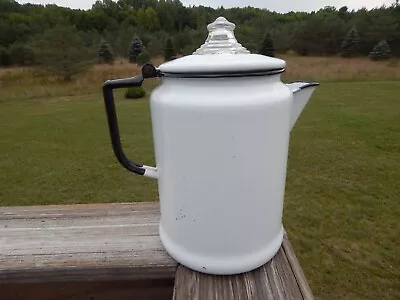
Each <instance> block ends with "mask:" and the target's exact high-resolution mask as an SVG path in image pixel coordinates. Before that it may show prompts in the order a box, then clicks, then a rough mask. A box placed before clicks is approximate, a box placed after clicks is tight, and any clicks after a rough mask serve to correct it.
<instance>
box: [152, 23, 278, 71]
mask: <svg viewBox="0 0 400 300" xmlns="http://www.w3.org/2000/svg"><path fill="white" fill-rule="evenodd" d="M235 27H236V26H235V24H233V23H231V22H229V21H228V20H226V19H225V18H223V17H219V18H218V19H217V20H215V22H213V23H211V24H209V25H208V27H207V28H208V31H209V33H208V37H207V40H206V41H205V43H204V44H203V45H202V46H201V47H200V48H199V49H197V50H196V51H195V52H194V53H193V55H188V56H185V57H182V58H179V59H176V60H173V61H170V62H167V63H164V64H162V65H161V66H160V67H159V69H160V70H161V72H164V73H188V72H191V73H204V72H207V73H215V72H248V71H260V70H263V71H264V70H273V69H281V68H284V67H285V61H283V60H281V59H278V58H273V57H268V56H263V55H258V54H249V53H250V52H249V51H248V50H247V49H246V48H244V47H243V46H242V45H241V44H240V43H239V42H238V41H237V40H236V38H235V34H234V30H235Z"/></svg>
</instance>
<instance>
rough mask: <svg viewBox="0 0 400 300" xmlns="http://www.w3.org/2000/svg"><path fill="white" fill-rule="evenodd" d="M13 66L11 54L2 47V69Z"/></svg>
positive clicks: (0, 55)
mask: <svg viewBox="0 0 400 300" xmlns="http://www.w3.org/2000/svg"><path fill="white" fill-rule="evenodd" d="M9 65H11V58H10V53H8V51H7V49H6V48H4V47H1V46H0V67H7V66H9Z"/></svg>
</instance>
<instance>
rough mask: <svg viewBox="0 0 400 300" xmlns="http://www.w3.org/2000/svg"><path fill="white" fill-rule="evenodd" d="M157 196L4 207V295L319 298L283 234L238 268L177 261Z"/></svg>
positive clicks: (0, 267) (40, 298) (0, 244)
mask: <svg viewBox="0 0 400 300" xmlns="http://www.w3.org/2000/svg"><path fill="white" fill-rule="evenodd" d="M159 217H160V212H159V206H158V203H138V204H93V205H67V206H34V207H3V208H0V299H2V300H3V299H4V300H56V299H57V300H67V299H68V300H125V299H130V300H131V299H154V300H158V299H176V300H194V299H196V300H203V299H204V300H205V299H206V300H212V299H221V300H224V299H254V300H256V299H285V300H286V299H294V300H297V299H307V300H308V299H314V298H313V295H312V293H311V290H310V287H309V285H308V284H307V281H306V279H305V277H304V274H303V272H302V270H301V267H300V265H299V262H298V261H297V259H296V256H295V254H294V252H293V249H292V247H291V245H290V242H289V240H288V239H287V237H286V235H285V238H284V242H283V244H282V247H281V249H280V250H279V252H278V253H277V255H276V256H275V257H274V258H273V259H272V260H271V261H269V262H268V263H267V264H265V265H264V266H262V267H261V268H258V269H257V270H254V271H252V272H248V273H244V274H240V275H234V276H212V275H206V274H202V273H198V272H195V271H192V270H189V269H187V268H185V267H183V266H181V265H178V264H177V263H176V262H175V261H174V260H173V259H172V258H171V257H170V256H169V255H168V254H167V253H166V252H165V251H164V249H163V247H162V245H161V242H160V239H159V236H158V223H159Z"/></svg>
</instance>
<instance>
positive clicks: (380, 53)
mask: <svg viewBox="0 0 400 300" xmlns="http://www.w3.org/2000/svg"><path fill="white" fill-rule="evenodd" d="M369 57H370V58H371V59H372V60H385V59H389V58H391V57H392V51H391V49H390V46H389V44H388V43H387V41H386V40H381V41H380V42H379V43H378V44H376V45H375V47H374V49H372V51H371V52H370V53H369Z"/></svg>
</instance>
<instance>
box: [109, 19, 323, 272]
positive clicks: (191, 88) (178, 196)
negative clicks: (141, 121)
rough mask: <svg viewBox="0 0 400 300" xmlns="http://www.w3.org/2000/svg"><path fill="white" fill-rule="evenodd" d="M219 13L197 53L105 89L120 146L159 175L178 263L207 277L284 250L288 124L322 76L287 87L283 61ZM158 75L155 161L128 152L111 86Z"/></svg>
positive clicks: (128, 164) (163, 225)
mask: <svg viewBox="0 0 400 300" xmlns="http://www.w3.org/2000/svg"><path fill="white" fill-rule="evenodd" d="M234 29H235V25H234V24H232V23H230V22H228V21H227V20H226V19H225V18H223V17H220V18H218V19H217V20H216V21H215V22H214V23H212V24H210V25H208V30H209V36H208V38H207V41H206V42H205V44H204V45H202V46H201V47H200V48H199V49H198V50H197V51H196V52H195V53H193V54H192V55H188V56H185V57H182V58H179V59H176V60H173V61H170V62H167V63H164V64H162V65H161V66H159V68H158V69H156V68H155V67H153V66H152V65H150V64H147V65H145V66H144V67H143V68H142V75H140V76H137V77H133V78H126V79H116V80H109V81H106V82H105V84H104V87H103V93H104V99H105V105H106V111H107V117H108V124H109V129H110V134H111V140H112V145H113V149H114V153H115V155H116V157H117V159H118V161H119V162H120V163H121V164H122V165H123V166H124V167H125V168H126V169H128V170H130V171H132V172H134V173H136V174H139V175H143V176H147V177H152V178H156V179H157V180H158V189H159V198H160V207H161V221H160V228H159V233H160V238H161V241H162V244H163V246H164V247H165V249H166V251H167V252H168V253H169V254H170V255H171V256H172V257H173V258H174V259H176V260H177V261H178V262H179V263H181V264H183V265H185V266H187V267H189V268H191V269H194V270H197V271H200V272H203V273H209V274H237V273H242V272H246V271H250V270H253V269H255V268H257V267H259V266H261V265H263V264H264V263H266V262H267V261H268V260H270V259H271V258H272V257H273V256H274V255H275V254H276V252H277V251H278V249H279V248H280V246H281V243H282V239H283V226H282V212H283V200H284V190H285V180H286V164H287V157H288V147H289V136H290V131H291V129H292V127H293V125H294V123H295V122H296V120H297V118H298V117H299V115H300V113H301V111H302V110H303V108H304V107H305V105H306V103H307V101H308V100H309V98H310V96H311V94H312V93H313V91H314V89H315V87H316V85H317V84H316V83H303V82H297V83H292V84H283V83H282V82H281V80H280V74H281V73H282V72H284V70H285V61H283V60H281V59H277V58H272V57H267V56H263V55H257V54H250V53H249V51H247V50H246V49H245V48H244V47H242V45H240V44H239V43H238V42H237V40H236V38H235V36H234V33H233V32H234ZM150 77H159V78H160V80H161V83H160V85H159V86H158V87H157V88H156V89H155V90H154V91H153V93H152V95H151V98H150V106H151V119H152V128H153V138H154V149H155V158H156V163H157V167H149V166H144V165H141V164H138V163H135V162H132V161H130V160H128V159H127V157H126V156H125V154H124V152H123V150H122V147H121V142H120V137H119V131H118V124H117V116H116V112H115V105H114V98H113V89H115V88H124V87H131V86H140V85H141V84H142V82H143V80H144V79H145V78H150Z"/></svg>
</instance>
